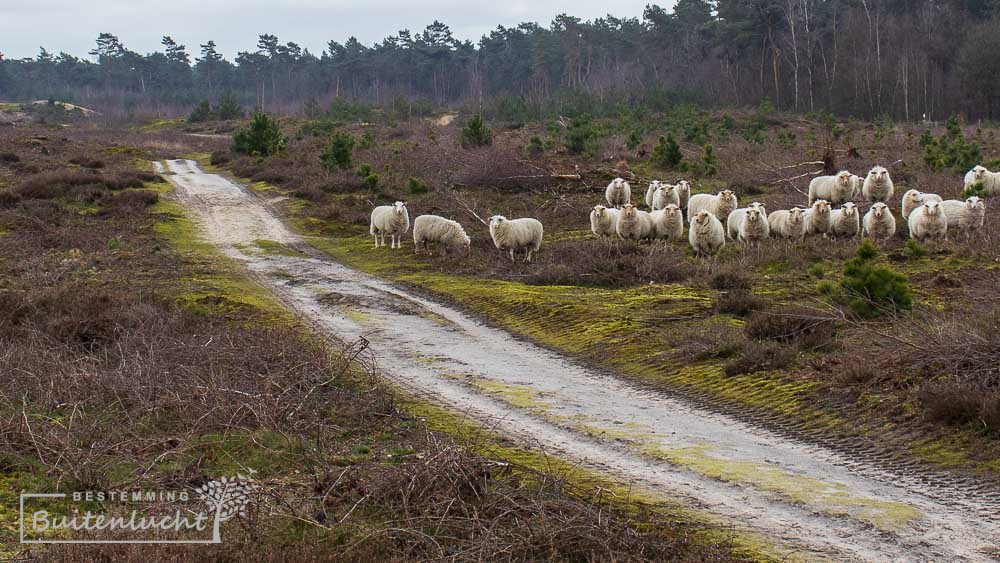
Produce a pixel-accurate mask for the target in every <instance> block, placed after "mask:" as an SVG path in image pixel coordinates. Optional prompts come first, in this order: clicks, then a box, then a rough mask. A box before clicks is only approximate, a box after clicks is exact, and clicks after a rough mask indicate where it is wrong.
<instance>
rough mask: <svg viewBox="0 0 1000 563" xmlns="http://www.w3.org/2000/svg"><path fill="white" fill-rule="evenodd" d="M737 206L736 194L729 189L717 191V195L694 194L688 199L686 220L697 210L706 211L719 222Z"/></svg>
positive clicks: (689, 220)
mask: <svg viewBox="0 0 1000 563" xmlns="http://www.w3.org/2000/svg"><path fill="white" fill-rule="evenodd" d="M737 207H739V203H737V201H736V194H734V193H733V192H731V191H729V190H723V191H721V192H719V195H711V194H696V195H693V196H691V199H690V200H688V222H689V223H690V222H691V218H692V217H694V216H695V215H697V214H698V212H699V211H708V212H709V213H711V214H712V215H715V218H716V219H718V220H719V222H722V221H725V220H726V219H728V218H729V214H730V213H732V212H733V210H734V209H736V208H737Z"/></svg>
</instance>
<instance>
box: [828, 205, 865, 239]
mask: <svg viewBox="0 0 1000 563" xmlns="http://www.w3.org/2000/svg"><path fill="white" fill-rule="evenodd" d="M830 233H831V234H832V235H833V236H835V237H856V236H858V235H860V234H861V216H860V215H858V206H857V205H854V203H853V202H850V201H848V202H846V203H844V205H843V206H842V207H841V208H840V209H834V210H833V212H832V213H831V214H830Z"/></svg>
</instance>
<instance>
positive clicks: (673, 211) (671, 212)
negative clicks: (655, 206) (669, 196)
mask: <svg viewBox="0 0 1000 563" xmlns="http://www.w3.org/2000/svg"><path fill="white" fill-rule="evenodd" d="M663 212H664V213H665V214H666V215H667V216H669V217H674V216H675V215H677V214H678V213H680V212H681V210H680V208H679V207H677V206H676V205H674V204H673V203H668V204H667V206H666V207H664V208H663Z"/></svg>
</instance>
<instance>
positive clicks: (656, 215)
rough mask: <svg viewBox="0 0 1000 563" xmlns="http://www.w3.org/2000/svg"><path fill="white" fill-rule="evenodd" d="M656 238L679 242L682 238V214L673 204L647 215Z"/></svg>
mask: <svg viewBox="0 0 1000 563" xmlns="http://www.w3.org/2000/svg"><path fill="white" fill-rule="evenodd" d="M649 216H650V219H652V220H653V230H654V232H655V234H656V238H661V239H666V240H679V239H680V238H681V237H683V236H684V214H683V213H682V212H681V210H680V208H679V207H677V205H675V204H673V203H668V204H667V206H666V207H664V208H663V209H659V210H657V211H653V212H652V213H650V214H649Z"/></svg>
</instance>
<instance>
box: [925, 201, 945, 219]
mask: <svg viewBox="0 0 1000 563" xmlns="http://www.w3.org/2000/svg"><path fill="white" fill-rule="evenodd" d="M940 212H941V206H940V204H938V202H936V201H928V202H927V203H925V204H924V215H931V216H933V215H937V214H939V213H940Z"/></svg>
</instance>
